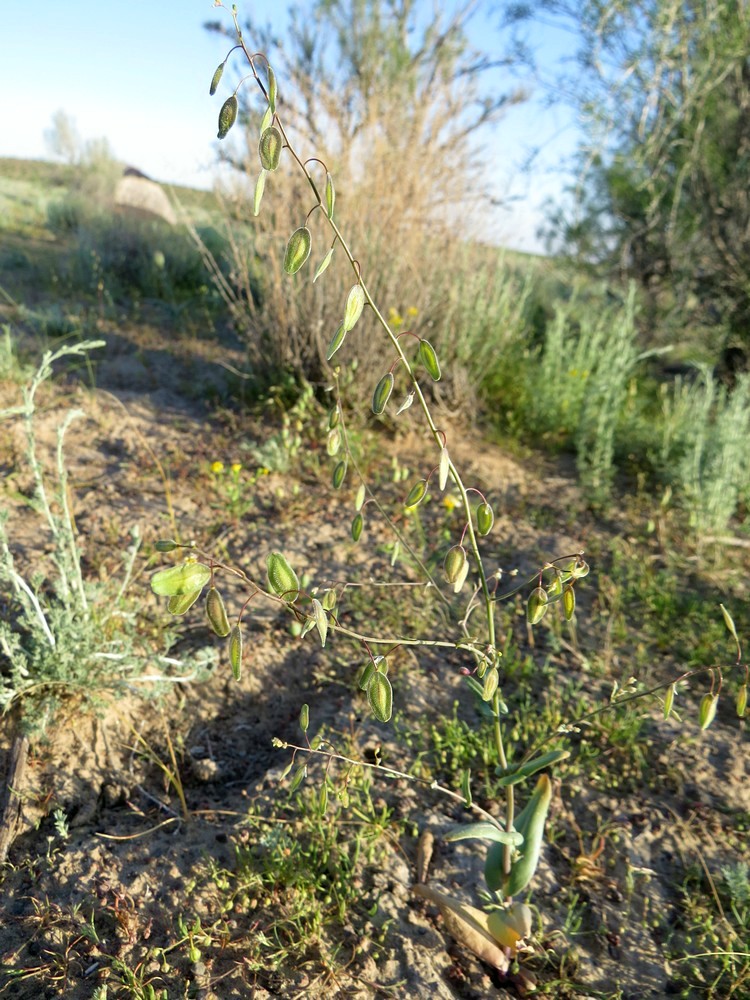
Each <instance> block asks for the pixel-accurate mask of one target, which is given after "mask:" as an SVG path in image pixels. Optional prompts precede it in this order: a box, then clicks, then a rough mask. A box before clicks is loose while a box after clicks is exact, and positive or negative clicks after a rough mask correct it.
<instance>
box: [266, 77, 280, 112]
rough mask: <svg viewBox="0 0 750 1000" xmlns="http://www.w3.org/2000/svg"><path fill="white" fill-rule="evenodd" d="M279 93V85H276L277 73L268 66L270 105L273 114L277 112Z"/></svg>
mask: <svg viewBox="0 0 750 1000" xmlns="http://www.w3.org/2000/svg"><path fill="white" fill-rule="evenodd" d="M277 94H278V87H277V85H276V74H275V73H274V71H273V70H272V69H271V67H270V66H269V67H268V107H269V110H270V111H271V114H276V97H277Z"/></svg>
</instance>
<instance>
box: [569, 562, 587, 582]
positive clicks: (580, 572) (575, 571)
mask: <svg viewBox="0 0 750 1000" xmlns="http://www.w3.org/2000/svg"><path fill="white" fill-rule="evenodd" d="M570 575H571V576H572V577H573V578H574V579H576V580H582V579H583V578H584V576H588V575H589V564H588V563H587V562H586V560H585V559H576V561H575V563H574V565H573V567H572V569H571V571H570Z"/></svg>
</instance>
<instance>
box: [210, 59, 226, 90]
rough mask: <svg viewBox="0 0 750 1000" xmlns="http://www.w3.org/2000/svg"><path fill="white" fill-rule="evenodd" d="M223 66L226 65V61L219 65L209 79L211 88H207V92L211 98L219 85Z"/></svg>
mask: <svg viewBox="0 0 750 1000" xmlns="http://www.w3.org/2000/svg"><path fill="white" fill-rule="evenodd" d="M225 65H226V61H224V62H223V63H219V65H218V66H217V67H216V72H215V73H214V75H213V76H212V77H211V86H210V87H209V88H208V92H209V94H210V95H211V97H213V96H214V94H215V93H216V90H217V87H218V86H219V84H220V83H221V78H222V76H223V75H224V66H225Z"/></svg>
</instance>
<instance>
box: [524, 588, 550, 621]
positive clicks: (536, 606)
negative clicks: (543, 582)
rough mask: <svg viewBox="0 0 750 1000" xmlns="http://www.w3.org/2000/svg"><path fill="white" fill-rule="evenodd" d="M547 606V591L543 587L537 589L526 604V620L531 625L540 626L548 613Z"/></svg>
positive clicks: (532, 592)
mask: <svg viewBox="0 0 750 1000" xmlns="http://www.w3.org/2000/svg"><path fill="white" fill-rule="evenodd" d="M547 605H548V601H547V591H546V590H545V589H544V588H543V587H535V588H534V589H533V590H532V591H531V593H530V594H529V599H528V601H527V603H526V620H527V621H528V622H529V624H530V625H538V624H539V622H540V621H541V620H542V618H544V616H545V614H546V613H547Z"/></svg>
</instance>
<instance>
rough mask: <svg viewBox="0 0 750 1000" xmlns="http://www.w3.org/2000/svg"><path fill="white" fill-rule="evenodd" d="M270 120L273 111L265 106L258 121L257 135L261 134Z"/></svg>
mask: <svg viewBox="0 0 750 1000" xmlns="http://www.w3.org/2000/svg"><path fill="white" fill-rule="evenodd" d="M272 121H273V111H271V109H270V108H266V110H265V112H264V114H263V117H262V118H261V121H260V128H259V129H258V135H263V133H264V132H265V131H266V129H267V128H268V126H269V125H270V124H271V122H272Z"/></svg>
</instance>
